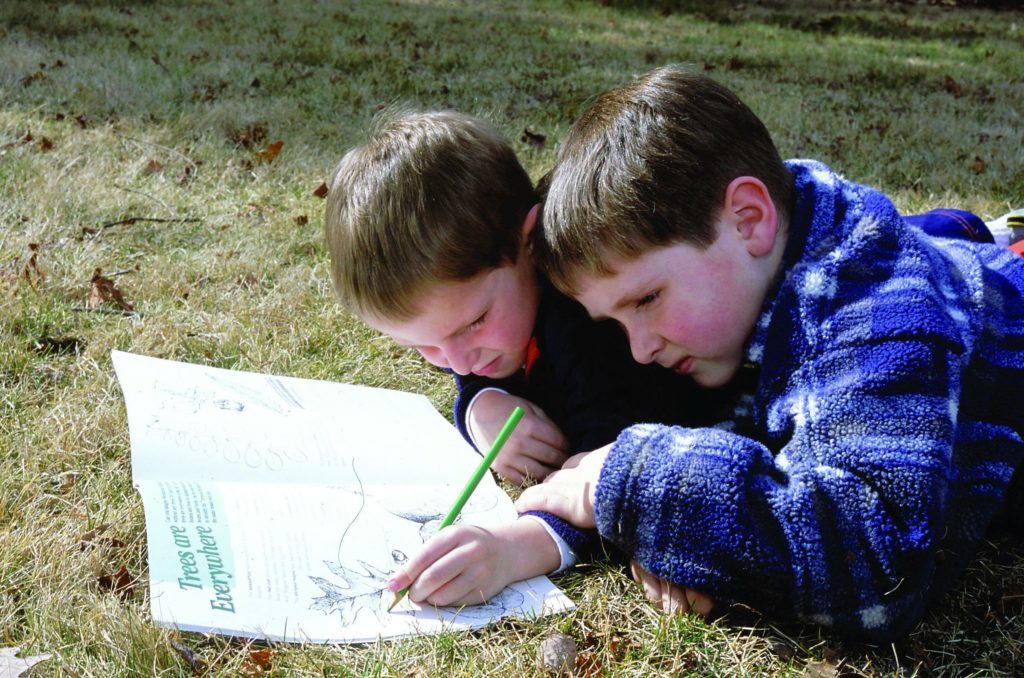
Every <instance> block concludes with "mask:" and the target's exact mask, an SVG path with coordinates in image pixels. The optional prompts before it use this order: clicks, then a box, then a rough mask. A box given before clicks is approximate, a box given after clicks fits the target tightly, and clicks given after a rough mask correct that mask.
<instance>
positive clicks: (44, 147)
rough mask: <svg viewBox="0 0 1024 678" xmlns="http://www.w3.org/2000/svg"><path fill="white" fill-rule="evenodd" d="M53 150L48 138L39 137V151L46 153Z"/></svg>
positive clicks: (51, 142)
mask: <svg viewBox="0 0 1024 678" xmlns="http://www.w3.org/2000/svg"><path fill="white" fill-rule="evenodd" d="M52 149H53V140H52V139H50V137H39V150H41V151H43V152H46V151H49V150H52Z"/></svg>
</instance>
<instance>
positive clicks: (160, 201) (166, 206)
mask: <svg viewBox="0 0 1024 678" xmlns="http://www.w3.org/2000/svg"><path fill="white" fill-rule="evenodd" d="M114 188H119V189H121V190H122V191H126V192H128V193H138V194H139V195H141V196H142V197H144V198H149V199H150V200H152V201H153V202H156V203H159V204H160V206H161V207H163V208H164V209H165V210H167V211H168V212H170V213H172V214H173V213H174V210H172V209H171V207H170V206H169V205H168V204H167V203H165V202H164V201H163V200H161V199H160V198H158V197H156V196H155V195H150V194H149V193H146V192H145V191H140V190H138V189H137V188H128V187H127V186H121V185H120V184H114Z"/></svg>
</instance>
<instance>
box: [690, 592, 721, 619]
mask: <svg viewBox="0 0 1024 678" xmlns="http://www.w3.org/2000/svg"><path fill="white" fill-rule="evenodd" d="M686 598H687V601H688V603H689V605H690V610H692V611H693V612H696V613H697V614H699V615H700V616H702V617H706V616H708V615H709V614H711V611H712V610H713V609H714V608H715V601H714V600H712V599H711V597H710V596H706V595H704V594H703V593H699V592H697V591H694V590H693V589H686Z"/></svg>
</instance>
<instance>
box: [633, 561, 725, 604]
mask: <svg viewBox="0 0 1024 678" xmlns="http://www.w3.org/2000/svg"><path fill="white" fill-rule="evenodd" d="M629 569H630V571H631V572H632V573H633V579H636V580H637V581H638V582H640V586H642V587H643V589H644V595H646V596H647V600H649V601H651V602H652V603H654V605H655V606H656V607H658V608H659V609H660V610H661V611H662V612H666V613H668V614H677V613H679V614H686V613H687V612H696V613H697V614H699V615H700V616H702V617H706V616H708V615H709V614H711V610H712V609H713V608H714V607H715V601H713V600H711V598H709V597H707V596H705V595H704V594H703V593H698V592H696V591H694V590H693V589H688V588H683V587H681V586H676V585H675V584H673V583H672V582H670V581H667V580H665V579H661V578H659V577H655V576H654V575H653V574H651V573H650V572H648V571H647V570H645V569H644V568H643V566H642V565H640V563H638V562H636V561H635V560H631V561H630V562H629Z"/></svg>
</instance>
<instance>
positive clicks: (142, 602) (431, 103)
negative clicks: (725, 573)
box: [0, 0, 1024, 677]
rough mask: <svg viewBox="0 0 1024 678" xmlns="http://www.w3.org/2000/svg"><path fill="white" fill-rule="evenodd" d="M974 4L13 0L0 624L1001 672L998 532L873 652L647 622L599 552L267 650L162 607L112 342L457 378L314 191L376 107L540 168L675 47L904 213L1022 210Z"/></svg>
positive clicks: (378, 375) (0, 317)
mask: <svg viewBox="0 0 1024 678" xmlns="http://www.w3.org/2000/svg"><path fill="white" fill-rule="evenodd" d="M975 4H977V3H967V2H961V3H957V2H949V1H941V2H940V1H935V2H880V1H878V0H875V1H872V0H862V1H855V0H832V1H826V0H816V1H810V2H782V1H780V0H761V1H748V2H744V3H737V2H717V1H714V0H709V1H707V2H697V1H693V2H690V1H685V0H684V1H680V2H654V1H650V2H644V1H642V0H636V1H634V2H617V1H615V0H604V1H602V2H590V1H587V0H563V1H554V0H551V1H541V0H527V1H525V2H513V1H511V0H504V1H501V2H491V3H483V2H471V1H470V0H401V1H399V0H382V1H380V2H371V1H369V0H367V1H366V2H357V1H355V0H347V1H346V0H338V1H331V0H281V1H278V0H223V1H221V2H188V1H187V0H166V1H162V2H155V1H149V0H134V1H132V0H94V1H86V0H80V1H78V2H72V1H66V2H45V1H38V0H4V2H3V3H2V4H0V38H2V44H3V49H2V50H0V102H2V103H0V647H8V646H21V647H22V648H23V650H24V654H30V655H35V654H41V653H52V657H51V658H50V659H49V660H47V661H45V662H43V663H41V664H39V665H38V666H36V667H35V668H34V669H33V670H32V675H40V676H69V677H85V676H104V677H106V676H137V675H172V676H173V675H192V674H198V673H202V672H203V671H208V672H209V674H210V675H238V674H239V673H241V674H243V675H279V676H314V675H317V676H319V675H360V676H361V675H370V676H410V677H412V676H435V675H437V676H451V675H460V676H477V675H498V674H501V675H505V676H519V675H531V674H534V673H537V672H538V671H539V670H538V669H537V667H536V657H537V647H538V645H539V642H540V641H541V640H542V639H544V638H545V637H547V636H548V635H549V634H551V633H552V632H554V631H561V632H564V633H567V634H569V635H571V636H572V637H573V638H574V639H575V640H576V643H577V646H578V649H579V652H580V659H579V663H578V665H577V671H576V673H577V675H584V676H596V675H609V676H651V675H699V676H703V675H730V676H731V675H757V674H760V675H781V676H839V675H842V676H859V675H869V676H889V675H901V676H912V675H920V676H930V675H977V676H992V675H1005V676H1011V675H1021V674H1022V673H1024V617H1022V613H1024V549H1022V548H1021V547H1020V545H1019V544H1018V543H1015V542H1013V541H1011V540H1009V539H1006V538H1001V537H993V540H992V541H991V542H989V543H987V544H986V545H985V546H984V548H983V549H982V553H981V554H980V558H979V559H978V561H977V562H976V564H975V565H973V566H972V567H971V568H970V569H969V571H968V572H967V573H966V574H965V576H964V578H963V580H962V582H961V583H960V584H959V585H958V586H957V587H956V589H955V590H954V591H953V592H952V593H951V594H950V595H949V596H947V597H946V598H945V599H944V601H943V602H942V603H941V605H939V606H938V607H937V609H935V610H934V612H933V613H932V614H931V615H930V616H929V617H928V618H927V619H926V621H925V623H924V624H922V625H921V626H920V627H919V628H918V629H917V630H916V631H914V632H913V633H912V634H911V635H910V636H909V638H907V639H906V640H905V641H904V642H901V643H898V644H896V645H894V646H885V647H865V646H859V645H850V644H843V643H840V642H837V641H835V640H833V639H830V638H828V637H825V636H821V635H819V633H818V631H817V630H815V629H812V628H790V627H776V626H772V625H770V624H768V623H767V622H765V621H763V620H761V619H760V618H759V617H758V616H757V615H756V614H754V613H752V612H750V611H744V610H739V609H736V610H732V611H730V612H729V614H728V615H727V616H726V617H725V618H724V619H720V620H717V621H714V622H706V621H702V620H697V619H692V618H676V619H667V618H663V617H662V616H661V615H660V614H659V613H656V612H655V611H653V610H652V609H651V608H650V607H649V606H648V605H647V604H646V603H645V602H644V600H643V598H642V596H641V594H640V593H639V591H638V587H636V586H635V585H632V584H631V583H630V582H629V580H628V578H627V577H626V575H625V574H624V573H623V572H622V571H621V570H619V569H617V568H615V567H611V566H607V565H603V564H598V565H592V566H584V567H580V568H577V569H576V570H574V571H572V572H570V573H567V574H565V575H563V576H560V577H558V578H557V579H556V582H557V583H558V584H559V585H560V586H562V587H563V588H564V589H565V590H566V591H567V592H568V594H569V595H570V596H571V597H572V598H573V599H574V600H575V601H576V602H577V603H578V608H577V609H576V610H575V611H574V612H572V613H570V614H566V615H563V616H558V617H551V618H546V619H543V620H540V621H536V622H520V621H516V622H508V623H503V624H499V625H497V626H494V627H491V628H489V629H487V630H485V631H482V632H478V633H473V634H450V635H442V636H438V637H430V638H417V639H413V640H409V641H402V642H387V643H379V644H376V645H371V646H352V647H339V648H336V647H322V646H308V647H301V646H286V645H275V646H273V647H271V648H269V649H270V650H271V652H270V653H269V654H268V653H263V654H259V653H256V654H254V651H256V650H259V649H261V648H264V646H261V645H259V644H252V643H248V642H242V641H232V640H230V639H226V638H221V637H203V636H201V635H197V634H178V633H176V632H172V631H169V630H166V629H159V628H156V627H154V626H153V625H152V624H151V623H150V619H149V601H148V592H147V587H146V581H147V569H146V541H145V533H144V529H143V514H142V506H141V502H140V500H139V497H138V495H137V494H136V492H135V491H134V489H133V488H132V485H131V479H130V462H129V459H130V455H129V445H128V430H127V423H126V418H125V413H124V405H123V401H122V398H121V393H120V390H119V388H118V386H117V383H116V381H115V379H114V374H113V369H112V366H111V363H110V358H109V354H110V350H111V349H114V348H118V349H122V350H127V351H133V352H137V353H143V354H147V355H153V356H158V357H167V358H172V359H176V360H183V361H189V362H196V363H204V364H209V365H215V366H219V367H227V368H238V369H245V370H251V371H265V372H273V373H277V374H287V375H293V376H299V377H309V378H318V379H329V380H335V381H345V382H352V383H359V384H369V385H374V386H385V387H390V388H399V389H404V390H412V391H419V392H422V393H426V394H427V395H428V396H429V397H430V398H431V400H432V401H433V402H434V404H435V405H436V406H437V407H438V408H439V409H440V410H441V411H442V412H449V411H450V407H451V401H452V397H453V389H452V385H451V384H450V383H449V379H448V378H447V377H446V376H445V375H443V374H440V373H439V372H437V371H435V370H432V369H429V367H428V366H427V365H426V364H425V363H424V362H422V361H421V360H420V359H419V358H418V357H417V356H415V355H413V354H410V353H408V352H405V351H403V350H401V349H398V348H396V347H395V346H394V345H392V344H391V343H390V342H389V341H388V340H386V339H384V338H381V337H379V336H375V335H374V333H372V332H371V331H369V330H367V329H365V328H364V327H362V326H361V325H360V324H359V323H358V322H356V321H355V320H353V319H352V318H351V317H349V316H348V315H347V314H346V313H344V312H342V311H341V310H339V309H338V308H337V306H336V305H335V303H334V300H333V298H332V290H331V287H330V281H329V274H328V267H327V256H326V251H325V246H324V242H323V235H322V229H323V210H324V201H323V200H322V199H321V198H320V197H317V195H316V194H315V193H316V189H317V187H318V186H320V184H321V183H322V182H324V181H325V180H327V179H328V178H329V175H330V172H331V170H332V168H333V166H334V165H335V163H336V162H337V160H338V159H339V158H340V156H341V154H342V153H343V152H344V150H345V149H346V148H347V147H349V146H350V145H352V144H353V143H356V142H358V141H359V140H360V139H361V135H362V133H363V130H364V129H365V127H366V125H367V123H368V122H369V121H370V120H371V119H372V117H373V115H374V113H376V112H377V111H379V110H381V109H383V108H386V107H392V106H408V107H414V108H424V109H437V108H455V109H459V110H464V111H467V112H471V113H475V114H478V115H483V116H485V117H487V118H489V119H491V120H492V121H493V122H495V123H496V124H497V125H498V126H499V127H500V128H501V129H502V130H503V131H504V132H505V133H506V134H507V135H508V137H509V138H510V139H511V140H512V141H513V142H514V144H515V147H516V150H517V152H518V153H519V154H520V156H521V158H522V160H523V163H524V164H525V166H526V167H527V168H528V169H529V171H530V173H531V176H533V177H534V178H537V177H539V176H540V175H541V173H543V171H545V170H546V169H547V167H548V165H549V164H550V162H551V161H552V158H553V156H554V151H555V148H556V147H557V144H558V141H559V139H560V138H561V137H562V135H563V134H564V133H565V130H566V129H567V127H568V126H569V124H570V123H571V122H572V121H573V119H574V118H575V117H576V115H577V114H578V113H579V112H580V111H581V110H582V108H583V107H584V106H585V105H586V102H587V99H588V97H590V96H593V95H594V94H596V93H597V92H599V91H601V90H603V89H606V88H608V87H611V86H614V85H618V84H621V83H623V82H625V81H626V80H628V78H629V77H630V76H631V75H633V74H637V73H640V72H643V71H646V70H649V69H651V68H653V67H655V66H658V65H661V64H664V63H669V62H676V63H683V64H690V65H692V66H694V67H696V68H699V69H703V70H706V71H709V72H710V73H711V74H712V75H714V76H716V77H718V78H720V79H721V80H722V81H724V82H725V83H726V84H728V85H730V86H731V87H733V88H734V89H735V90H736V91H737V92H738V93H739V94H740V95H741V96H742V97H743V98H744V99H745V100H746V101H747V103H748V104H750V105H751V107H752V108H753V109H754V110H755V111H756V112H757V113H759V114H760V115H761V116H762V118H763V119H764V120H765V121H766V123H767V125H768V128H769V129H770V130H772V131H773V133H774V134H775V138H776V141H777V143H778V145H779V147H780V149H781V150H782V153H783V156H784V157H795V156H802V157H814V158H818V159H821V160H823V161H825V162H827V163H828V164H830V165H832V166H833V167H835V168H836V169H838V170H840V171H842V172H843V173H845V174H846V175H848V176H850V177H852V178H855V179H858V180H861V181H864V182H866V183H871V184H874V185H876V186H879V187H881V188H882V189H884V190H885V191H886V192H887V193H889V194H890V195H891V196H893V197H894V198H895V200H896V201H897V203H898V206H899V207H900V208H901V209H904V210H906V211H918V210H924V209H927V208H930V207H938V206H947V207H960V208H965V209H970V210H973V211H975V212H977V213H978V214H980V215H982V216H983V217H986V218H991V217H995V216H998V215H999V214H1001V213H1003V212H1004V211H1006V210H1007V209H1009V208H1010V207H1020V206H1024V151H1022V149H1024V123H1022V119H1021V113H1022V106H1021V102H1024V78H1022V74H1024V51H1022V50H1021V49H1020V46H1021V44H1024V10H1007V9H1001V10H993V9H985V8H979V7H975V6H973V5H975ZM965 5H966V6H965ZM527 131H529V132H530V134H529V135H528V134H527ZM538 135H540V136H538ZM542 137H543V139H542ZM277 141H282V142H283V145H282V146H280V148H279V152H278V153H277V154H276V155H274V154H273V152H272V150H268V147H271V149H273V148H277V147H276V146H271V145H272V144H274V143H275V142H277ZM108 283H109V284H112V285H113V286H114V287H115V288H116V289H117V291H118V292H119V294H120V297H117V296H115V295H113V293H112V292H111V290H110V287H104V286H105V285H107V284H108ZM101 288H103V289H106V295H105V296H104V295H102V294H101V292H102V289H101ZM93 290H95V291H93ZM91 292H92V294H93V297H92V299H90V294H91ZM97 295H99V296H97ZM119 299H120V302H119ZM100 301H102V303H98V302H100ZM107 523H109V528H107V529H106V531H105V532H104V533H103V535H101V537H100V538H97V539H94V540H92V541H88V542H87V543H86V542H84V541H83V535H86V534H87V533H88V532H89V531H90V530H94V529H95V528H97V527H98V526H101V525H104V524H107ZM121 568H124V572H125V575H124V576H123V577H122V579H121V580H120V583H119V580H118V579H117V578H116V577H115V578H114V579H113V583H112V580H111V576H112V575H114V574H115V573H117V572H118V571H119V570H121ZM264 649H265V648H264ZM262 659H268V663H266V664H261V663H260V662H259V661H257V660H262ZM204 667H205V668H204Z"/></svg>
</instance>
